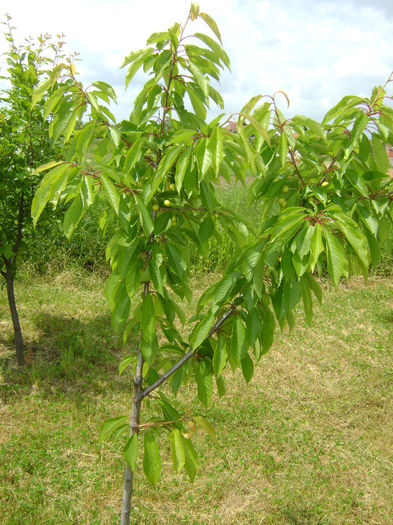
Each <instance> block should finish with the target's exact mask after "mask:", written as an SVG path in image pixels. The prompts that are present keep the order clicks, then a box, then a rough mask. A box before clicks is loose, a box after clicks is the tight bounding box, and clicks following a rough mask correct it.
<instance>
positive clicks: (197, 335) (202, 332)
mask: <svg viewBox="0 0 393 525" xmlns="http://www.w3.org/2000/svg"><path fill="white" fill-rule="evenodd" d="M213 324H214V314H213V313H212V312H209V314H208V315H206V316H205V317H204V318H203V319H202V320H201V321H199V323H198V324H197V325H196V326H195V328H194V330H193V332H192V334H191V338H190V346H191V348H192V349H193V350H196V349H197V348H198V347H199V346H200V345H201V344H202V343H203V341H204V340H205V339H206V338H207V336H208V334H209V332H210V330H211V328H212V326H213Z"/></svg>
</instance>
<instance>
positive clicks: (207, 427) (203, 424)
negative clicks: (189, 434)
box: [193, 416, 218, 443]
mask: <svg viewBox="0 0 393 525" xmlns="http://www.w3.org/2000/svg"><path fill="white" fill-rule="evenodd" d="M193 419H194V421H195V423H196V424H197V425H198V426H199V427H200V428H201V429H202V430H204V431H205V432H206V434H208V435H209V436H210V437H211V438H212V440H213V441H215V442H216V443H218V439H217V433H216V431H215V429H214V427H213V425H212V424H211V423H209V421H207V420H206V419H205V418H204V417H202V416H194V418H193Z"/></svg>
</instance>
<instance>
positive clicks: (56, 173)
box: [31, 162, 70, 227]
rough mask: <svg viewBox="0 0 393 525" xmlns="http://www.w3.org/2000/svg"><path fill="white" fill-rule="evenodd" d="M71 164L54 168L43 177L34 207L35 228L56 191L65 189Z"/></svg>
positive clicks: (35, 196)
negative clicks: (61, 188)
mask: <svg viewBox="0 0 393 525" xmlns="http://www.w3.org/2000/svg"><path fill="white" fill-rule="evenodd" d="M69 169H70V164H69V163H68V162H65V163H61V164H60V165H58V166H55V167H54V168H52V169H51V170H50V171H49V172H48V173H46V174H45V176H44V177H43V179H42V181H41V184H40V186H39V188H38V190H37V191H36V193H35V195H34V198H33V202H32V206H31V215H32V217H33V226H34V227H35V225H36V224H37V221H38V219H39V218H40V215H41V213H42V211H43V210H44V208H45V206H46V205H47V203H48V202H49V201H50V200H51V199H52V198H53V196H54V193H55V190H56V189H57V188H59V186H60V187H64V186H65V185H66V183H67V179H68V175H69V171H68V170H69Z"/></svg>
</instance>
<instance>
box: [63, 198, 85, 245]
mask: <svg viewBox="0 0 393 525" xmlns="http://www.w3.org/2000/svg"><path fill="white" fill-rule="evenodd" d="M82 215H83V204H82V199H81V196H80V194H78V195H77V196H76V197H75V199H74V200H73V201H72V204H71V206H70V207H69V208H68V210H67V212H66V214H65V215H64V221H63V230H64V233H65V235H66V237H67V239H69V238H70V237H71V235H72V234H73V233H74V231H75V228H76V227H77V226H78V224H79V221H80V220H81V218H82Z"/></svg>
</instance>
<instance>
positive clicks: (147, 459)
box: [143, 431, 161, 487]
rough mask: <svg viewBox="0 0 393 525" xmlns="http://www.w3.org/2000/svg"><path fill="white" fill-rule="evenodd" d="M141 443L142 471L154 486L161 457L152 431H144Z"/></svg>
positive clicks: (158, 472)
mask: <svg viewBox="0 0 393 525" xmlns="http://www.w3.org/2000/svg"><path fill="white" fill-rule="evenodd" d="M143 444H144V454H143V471H144V473H145V476H146V478H147V480H148V481H149V482H150V483H151V484H152V485H153V487H155V486H156V485H157V482H158V479H159V477H160V473H161V458H160V451H159V450H158V446H157V443H156V440H155V438H154V434H153V432H152V431H148V432H146V434H145V438H144V443H143Z"/></svg>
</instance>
